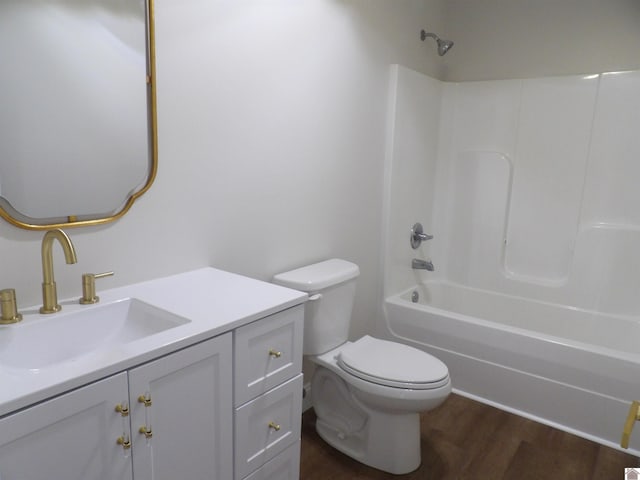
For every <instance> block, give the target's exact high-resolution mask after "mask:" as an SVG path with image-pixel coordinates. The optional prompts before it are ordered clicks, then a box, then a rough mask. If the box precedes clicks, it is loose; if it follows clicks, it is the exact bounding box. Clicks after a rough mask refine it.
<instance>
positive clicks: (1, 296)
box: [0, 288, 22, 325]
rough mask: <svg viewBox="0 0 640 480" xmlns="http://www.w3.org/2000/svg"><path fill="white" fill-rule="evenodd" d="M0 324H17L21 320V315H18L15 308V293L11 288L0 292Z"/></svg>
mask: <svg viewBox="0 0 640 480" xmlns="http://www.w3.org/2000/svg"><path fill="white" fill-rule="evenodd" d="M0 310H1V311H2V317H0V324H3V325H6V324H8V323H17V322H19V321H20V320H22V315H21V314H20V313H18V308H17V306H16V291H15V290H14V289H13V288H5V289H4V290H0Z"/></svg>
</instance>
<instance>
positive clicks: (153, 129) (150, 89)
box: [0, 0, 158, 230]
mask: <svg viewBox="0 0 640 480" xmlns="http://www.w3.org/2000/svg"><path fill="white" fill-rule="evenodd" d="M153 2H154V0H147V1H146V5H147V12H146V13H147V15H146V16H147V18H146V20H147V21H146V24H147V26H146V28H147V32H146V36H147V79H146V81H147V111H148V116H149V118H148V126H149V127H148V135H149V149H150V152H149V159H150V165H149V174H148V176H147V181H146V183H145V184H144V186H143V187H142V188H141V189H140V190H138V191H136V192H134V193H132V194H131V195H130V196H129V197H128V198H127V199H126V201H125V202H124V204H123V206H122V208H120V210H118V211H117V212H115V213H114V214H113V215H111V216H107V217H96V218H89V219H79V218H78V217H77V216H75V215H69V216H67V217H66V219H67V220H66V221H64V222H58V223H29V218H30V217H27V216H24V217H23V218H24V219H18V218H15V217H14V216H12V215H11V213H9V212H8V211H7V210H6V209H5V208H3V207H2V205H0V217H2V218H4V219H5V220H6V221H7V222H9V223H11V224H12V225H14V226H16V227H20V228H25V229H28V230H49V229H52V228H69V227H86V226H92V225H102V224H105V223H109V222H113V221H115V220H117V219H119V218H120V217H122V216H123V215H124V214H125V213H127V212H128V211H129V209H130V208H131V206H132V205H133V203H134V202H135V201H136V200H137V199H138V198H139V197H140V196H141V195H143V194H144V193H145V192H146V191H147V190H149V188H150V187H151V184H152V183H153V181H154V180H155V177H156V172H157V170H158V131H157V118H156V117H157V113H156V111H157V105H156V44H155V13H154V3H153ZM16 216H21V215H19V212H18V215H16ZM43 220H44V221H46V219H43Z"/></svg>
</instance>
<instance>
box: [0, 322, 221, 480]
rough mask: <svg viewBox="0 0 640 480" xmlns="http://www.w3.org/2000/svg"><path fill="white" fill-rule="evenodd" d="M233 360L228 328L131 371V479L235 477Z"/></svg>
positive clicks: (158, 479)
mask: <svg viewBox="0 0 640 480" xmlns="http://www.w3.org/2000/svg"><path fill="white" fill-rule="evenodd" d="M231 362H232V354H231V334H230V333H229V334H225V335H221V336H219V337H216V338H214V339H212V340H208V341H206V342H203V343H200V344H197V345H194V346H192V347H189V348H186V349H184V350H181V351H178V352H176V353H172V354H170V355H167V356H166V357H163V358H160V359H158V360H155V361H153V362H150V363H148V364H145V365H142V366H140V367H137V368H134V369H132V370H130V371H129V390H130V393H131V399H130V402H131V430H132V436H133V452H134V453H133V473H134V477H135V480H177V479H189V480H205V479H206V480H215V479H217V480H229V479H231V478H233V473H232V472H233V461H232V459H233V431H232V428H233V406H232V379H231V375H232V364H231ZM2 480H4V478H3V479H2Z"/></svg>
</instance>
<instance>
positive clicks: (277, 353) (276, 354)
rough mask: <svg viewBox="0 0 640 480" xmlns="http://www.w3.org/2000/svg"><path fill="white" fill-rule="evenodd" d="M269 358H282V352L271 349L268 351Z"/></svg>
mask: <svg viewBox="0 0 640 480" xmlns="http://www.w3.org/2000/svg"><path fill="white" fill-rule="evenodd" d="M269 356H270V357H273V358H280V357H281V356H282V352H280V351H278V350H274V349H273V348H270V349H269Z"/></svg>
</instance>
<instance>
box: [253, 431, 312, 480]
mask: <svg viewBox="0 0 640 480" xmlns="http://www.w3.org/2000/svg"><path fill="white" fill-rule="evenodd" d="M299 478H300V440H298V441H297V442H296V443H294V444H293V445H291V446H290V447H289V448H287V449H286V450H285V451H284V452H282V453H281V454H280V455H278V456H277V457H276V458H273V459H271V460H269V461H268V462H267V463H265V464H264V465H263V466H262V467H260V468H259V469H258V470H256V471H255V472H253V473H252V474H251V475H249V476H248V477H245V479H244V480H298V479H299Z"/></svg>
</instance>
